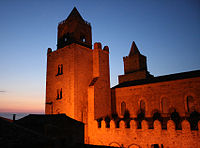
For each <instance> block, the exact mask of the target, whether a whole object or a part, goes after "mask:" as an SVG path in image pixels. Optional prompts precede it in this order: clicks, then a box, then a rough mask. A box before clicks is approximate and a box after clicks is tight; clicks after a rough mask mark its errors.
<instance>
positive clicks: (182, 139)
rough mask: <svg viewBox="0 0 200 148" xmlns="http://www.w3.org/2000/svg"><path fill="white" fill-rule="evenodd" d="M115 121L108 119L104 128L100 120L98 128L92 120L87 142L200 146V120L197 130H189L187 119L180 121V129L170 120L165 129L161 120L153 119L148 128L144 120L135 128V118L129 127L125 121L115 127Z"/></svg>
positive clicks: (113, 144) (170, 147) (185, 147)
mask: <svg viewBox="0 0 200 148" xmlns="http://www.w3.org/2000/svg"><path fill="white" fill-rule="evenodd" d="M115 125H116V124H115V122H114V121H113V120H111V121H110V127H109V128H106V122H105V121H104V120H103V121H101V128H98V122H97V121H94V122H93V127H92V126H89V131H90V132H89V143H90V144H99V145H107V146H117V147H119V146H124V147H142V148H143V147H146V148H148V147H151V146H152V145H154V144H158V145H159V146H160V147H161V146H163V147H164V148H165V147H169V148H173V147H174V148H179V147H180V148H190V147H200V130H199V129H200V121H199V122H198V130H193V131H192V130H191V128H190V123H189V121H187V120H183V121H182V122H181V126H182V130H176V128H175V123H174V121H172V120H169V121H168V122H167V129H162V126H161V122H160V121H158V120H155V121H154V123H153V129H149V127H148V123H147V121H146V120H143V121H142V122H141V129H137V123H136V121H135V120H131V121H130V128H126V124H125V122H124V121H123V120H122V121H120V123H119V128H116V126H115Z"/></svg>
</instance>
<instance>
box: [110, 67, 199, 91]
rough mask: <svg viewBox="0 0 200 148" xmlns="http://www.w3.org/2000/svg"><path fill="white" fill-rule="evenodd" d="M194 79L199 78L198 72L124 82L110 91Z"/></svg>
mask: <svg viewBox="0 0 200 148" xmlns="http://www.w3.org/2000/svg"><path fill="white" fill-rule="evenodd" d="M195 77H200V70H194V71H188V72H182V73H175V74H170V75H164V76H158V77H152V78H147V79H142V80H135V81H129V82H124V83H121V84H118V85H116V86H114V87H112V89H114V88H121V87H128V86H136V85H143V84H151V83H158V82H167V81H173V80H181V79H188V78H195Z"/></svg>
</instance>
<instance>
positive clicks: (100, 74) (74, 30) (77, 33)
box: [45, 8, 111, 123]
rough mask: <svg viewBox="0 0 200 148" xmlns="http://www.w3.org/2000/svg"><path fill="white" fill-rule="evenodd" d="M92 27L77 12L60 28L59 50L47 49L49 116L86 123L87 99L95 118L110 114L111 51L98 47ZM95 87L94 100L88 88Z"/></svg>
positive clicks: (47, 102) (47, 109) (99, 45)
mask: <svg viewBox="0 0 200 148" xmlns="http://www.w3.org/2000/svg"><path fill="white" fill-rule="evenodd" d="M94 47H95V49H92V34H91V26H90V24H89V23H88V22H86V21H85V20H84V19H83V18H82V17H81V15H80V14H79V12H78V11H77V9H76V8H74V9H73V10H72V12H71V13H70V15H69V16H68V17H67V19H66V20H64V21H62V22H60V23H59V25H58V37H57V50H55V51H52V49H50V48H49V49H48V53H47V77H46V106H45V113H46V114H58V113H65V114H66V115H67V116H70V117H71V118H74V119H76V120H78V121H82V122H84V123H87V119H88V104H89V103H91V102H88V96H90V99H91V98H92V100H93V102H94V106H95V113H94V117H92V118H98V117H102V116H106V115H108V114H109V113H110V104H111V103H110V102H111V101H110V100H111V99H110V76H109V48H108V47H107V46H105V47H104V48H103V49H102V48H101V44H100V43H95V46H94ZM91 85H92V86H94V87H95V92H94V95H93V97H91V95H90V94H89V93H88V88H89V87H91Z"/></svg>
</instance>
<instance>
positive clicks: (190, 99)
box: [186, 96, 195, 112]
mask: <svg viewBox="0 0 200 148" xmlns="http://www.w3.org/2000/svg"><path fill="white" fill-rule="evenodd" d="M186 103H187V112H193V111H194V110H195V105H194V98H193V97H192V96H187V99H186Z"/></svg>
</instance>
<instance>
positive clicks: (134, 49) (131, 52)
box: [128, 41, 140, 56]
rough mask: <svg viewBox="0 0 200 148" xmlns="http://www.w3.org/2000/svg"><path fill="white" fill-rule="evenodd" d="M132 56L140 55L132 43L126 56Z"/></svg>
mask: <svg viewBox="0 0 200 148" xmlns="http://www.w3.org/2000/svg"><path fill="white" fill-rule="evenodd" d="M134 54H140V52H139V50H138V48H137V46H136V44H135V42H134V41H133V43H132V45H131V50H130V53H129V55H128V56H133V55H134Z"/></svg>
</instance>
